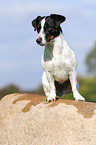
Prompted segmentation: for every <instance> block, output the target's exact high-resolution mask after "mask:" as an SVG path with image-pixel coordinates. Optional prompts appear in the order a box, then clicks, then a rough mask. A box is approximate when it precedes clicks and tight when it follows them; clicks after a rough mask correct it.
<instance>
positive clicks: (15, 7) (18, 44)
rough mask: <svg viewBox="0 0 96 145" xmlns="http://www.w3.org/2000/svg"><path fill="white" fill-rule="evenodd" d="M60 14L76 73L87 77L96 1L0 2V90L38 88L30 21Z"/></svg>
mask: <svg viewBox="0 0 96 145" xmlns="http://www.w3.org/2000/svg"><path fill="white" fill-rule="evenodd" d="M51 13H59V14H62V15H64V16H65V17H66V18H67V19H66V21H65V22H64V23H63V24H62V25H61V26H62V29H63V33H64V37H65V40H66V41H67V43H68V44H69V46H70V47H71V48H72V49H73V50H74V51H75V53H76V56H77V61H78V67H77V72H78V74H80V75H85V76H86V75H87V73H86V66H85V65H84V59H85V57H86V54H87V53H88V52H89V51H90V50H91V49H92V47H93V45H94V42H95V41H96V0H67V1H65V0H59V1H57V0H53V1H52V0H48V1H45V0H40V1H39V0H35V1H33V0H27V1H26V0H16V1H13V0H7V1H5V0H3V1H1V0H0V88H2V87H4V86H6V85H8V84H11V83H13V84H16V85H18V86H20V87H21V88H22V89H34V88H36V87H38V85H39V84H41V77H42V73H43V70H42V67H41V56H42V53H43V50H44V47H41V46H39V45H37V44H36V42H35V39H36V36H37V33H36V32H34V31H33V30H34V29H33V28H32V26H31V21H32V20H33V19H34V18H36V17H37V16H38V15H41V16H44V15H50V14H51Z"/></svg>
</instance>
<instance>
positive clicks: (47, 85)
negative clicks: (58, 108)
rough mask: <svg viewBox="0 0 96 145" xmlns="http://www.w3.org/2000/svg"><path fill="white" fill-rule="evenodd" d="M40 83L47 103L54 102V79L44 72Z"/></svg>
mask: <svg viewBox="0 0 96 145" xmlns="http://www.w3.org/2000/svg"><path fill="white" fill-rule="evenodd" d="M42 83H43V88H44V91H45V94H46V96H47V102H49V101H55V100H56V90H55V84H54V77H53V76H52V75H51V73H49V72H44V73H43V76H42Z"/></svg>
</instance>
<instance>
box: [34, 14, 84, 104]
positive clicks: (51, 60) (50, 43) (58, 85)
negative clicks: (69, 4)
mask: <svg viewBox="0 0 96 145" xmlns="http://www.w3.org/2000/svg"><path fill="white" fill-rule="evenodd" d="M65 19H66V18H65V17H64V16H61V15H57V14H51V15H50V16H44V17H41V16H38V17H37V18H36V19H34V20H33V21H32V25H33V27H34V30H37V32H38V37H37V39H36V42H37V43H38V44H39V45H41V46H44V45H45V50H44V53H43V55H42V61H41V63H42V67H43V69H44V73H43V76H42V83H43V87H44V91H45V94H46V96H47V102H48V101H54V100H56V95H57V96H62V95H63V94H64V93H69V92H73V97H74V98H75V100H82V101H85V99H84V98H83V97H82V96H81V95H80V94H79V92H78V89H77V78H76V66H77V61H76V56H75V54H74V52H73V50H72V49H71V48H70V47H69V46H68V44H67V43H66V41H65V40H64V36H63V34H62V29H61V27H60V24H61V23H62V22H64V21H65Z"/></svg>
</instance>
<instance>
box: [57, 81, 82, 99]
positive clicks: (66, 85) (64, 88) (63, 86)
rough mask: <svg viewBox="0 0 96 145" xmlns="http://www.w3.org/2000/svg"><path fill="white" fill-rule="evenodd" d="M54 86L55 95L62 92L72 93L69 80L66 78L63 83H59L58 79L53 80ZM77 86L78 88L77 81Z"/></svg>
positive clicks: (59, 94) (60, 94)
mask: <svg viewBox="0 0 96 145" xmlns="http://www.w3.org/2000/svg"><path fill="white" fill-rule="evenodd" d="M55 87H56V95H57V96H59V97H62V96H63V95H64V94H68V93H72V87H71V83H70V80H69V79H68V80H66V81H64V82H63V83H59V82H58V81H55ZM77 88H78V90H79V83H78V82H77Z"/></svg>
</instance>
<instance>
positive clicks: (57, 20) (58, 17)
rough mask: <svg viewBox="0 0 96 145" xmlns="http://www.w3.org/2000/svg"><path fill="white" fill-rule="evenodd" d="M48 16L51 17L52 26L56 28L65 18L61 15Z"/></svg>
mask: <svg viewBox="0 0 96 145" xmlns="http://www.w3.org/2000/svg"><path fill="white" fill-rule="evenodd" d="M50 17H51V18H52V19H53V23H54V27H55V28H58V27H59V26H60V24H61V23H63V22H64V21H65V20H66V18H65V17H64V16H62V15H57V14H51V15H50Z"/></svg>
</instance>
